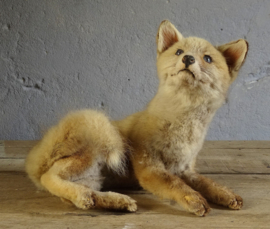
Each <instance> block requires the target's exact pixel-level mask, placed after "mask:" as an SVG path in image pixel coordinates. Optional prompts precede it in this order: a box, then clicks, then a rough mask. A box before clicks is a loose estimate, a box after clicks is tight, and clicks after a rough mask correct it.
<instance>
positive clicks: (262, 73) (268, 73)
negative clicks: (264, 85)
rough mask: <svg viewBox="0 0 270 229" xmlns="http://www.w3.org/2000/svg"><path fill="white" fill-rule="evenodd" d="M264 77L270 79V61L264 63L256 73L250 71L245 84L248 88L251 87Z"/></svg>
mask: <svg viewBox="0 0 270 229" xmlns="http://www.w3.org/2000/svg"><path fill="white" fill-rule="evenodd" d="M264 79H267V80H269V79H270V62H269V63H268V64H265V65H263V66H262V67H261V68H259V69H258V70H257V71H256V72H255V73H249V74H248V77H247V79H246V80H245V86H246V88H247V89H251V88H253V87H254V86H255V85H256V84H257V83H259V82H260V81H261V80H264Z"/></svg>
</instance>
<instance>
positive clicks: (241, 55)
mask: <svg viewBox="0 0 270 229" xmlns="http://www.w3.org/2000/svg"><path fill="white" fill-rule="evenodd" d="M217 49H218V50H219V51H220V52H221V53H222V54H223V56H224V57H225V59H226V62H227V65H228V67H229V71H230V74H231V75H232V77H233V78H235V76H236V74H237V72H238V71H239V69H240V68H241V66H242V65H243V63H244V62H245V59H246V56H247V53H248V42H247V41H246V40H244V39H240V40H237V41H232V42H230V43H227V44H224V45H221V46H219V47H217Z"/></svg>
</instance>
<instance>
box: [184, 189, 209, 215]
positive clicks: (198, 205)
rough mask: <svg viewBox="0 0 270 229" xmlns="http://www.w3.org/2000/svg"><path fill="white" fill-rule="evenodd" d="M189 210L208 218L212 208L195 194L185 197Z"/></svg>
mask: <svg viewBox="0 0 270 229" xmlns="http://www.w3.org/2000/svg"><path fill="white" fill-rule="evenodd" d="M184 199H185V201H186V204H187V209H188V210H189V211H190V212H192V213H194V214H195V215H197V216H206V215H207V214H208V213H209V212H210V210H211V208H210V206H209V204H208V203H207V201H206V199H204V198H203V197H202V196H201V195H200V194H199V193H193V194H190V195H187V196H185V197H184Z"/></svg>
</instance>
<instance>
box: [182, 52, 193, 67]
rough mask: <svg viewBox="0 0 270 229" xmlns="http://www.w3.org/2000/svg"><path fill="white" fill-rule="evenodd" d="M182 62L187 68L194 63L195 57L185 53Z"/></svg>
mask: <svg viewBox="0 0 270 229" xmlns="http://www.w3.org/2000/svg"><path fill="white" fill-rule="evenodd" d="M182 62H183V63H184V64H185V65H186V68H188V66H189V65H191V64H194V63H195V58H194V57H193V56H190V55H185V56H184V57H183V59H182Z"/></svg>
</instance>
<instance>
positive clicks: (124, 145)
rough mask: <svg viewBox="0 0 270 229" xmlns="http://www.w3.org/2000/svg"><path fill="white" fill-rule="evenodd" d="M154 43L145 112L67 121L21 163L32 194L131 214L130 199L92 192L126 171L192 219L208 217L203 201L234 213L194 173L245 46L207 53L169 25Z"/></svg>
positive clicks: (236, 201) (83, 115)
mask: <svg viewBox="0 0 270 229" xmlns="http://www.w3.org/2000/svg"><path fill="white" fill-rule="evenodd" d="M156 42H157V70H158V78H159V87H158V91H157V94H156V95H155V97H154V98H153V99H152V101H151V102H150V103H149V104H148V106H147V108H146V109H145V110H144V111H141V112H138V113H135V114H133V115H130V116H128V117H127V118H125V119H124V120H121V121H112V122H111V121H110V120H109V119H108V118H107V117H106V116H105V115H104V114H103V113H101V112H98V111H93V110H83V111H78V112H74V113H71V114H69V115H67V116H66V117H65V118H64V119H63V120H61V121H60V123H59V124H58V125H56V126H54V127H52V128H51V129H50V130H49V131H48V132H47V134H46V135H45V136H44V138H43V139H42V140H41V141H40V142H39V143H38V145H36V146H35V147H34V148H33V149H32V150H31V151H30V153H29V155H28V157H27V160H26V171H27V173H28V175H29V177H30V178H31V179H32V181H33V182H34V183H35V184H36V185H37V186H38V187H39V188H42V189H45V190H48V191H49V192H50V193H52V194H53V195H56V196H58V197H60V198H61V199H62V200H63V201H67V202H71V203H73V204H74V205H76V206H77V207H78V208H81V209H91V208H106V209H119V210H127V211H130V212H134V211H136V210H137V205H136V201H135V200H133V199H132V198H130V197H128V196H126V195H123V194H119V193H115V192H101V191H100V190H101V188H102V187H104V185H106V184H105V183H106V177H107V178H108V177H109V176H110V174H114V176H113V177H114V178H115V180H112V179H109V180H110V182H111V183H114V184H118V183H121V182H122V180H121V179H123V178H121V174H122V173H124V171H125V170H129V172H128V176H129V177H128V179H126V180H129V181H130V180H132V179H133V178H134V182H135V183H136V182H138V183H139V184H140V186H142V187H143V188H144V189H146V190H148V191H149V192H151V193H153V194H155V195H157V196H159V197H161V198H169V199H172V200H175V201H176V202H177V203H178V204H180V205H181V206H182V207H184V208H185V209H186V210H187V211H189V212H192V213H194V214H196V215H198V216H205V215H206V214H207V213H208V212H209V211H210V207H209V205H208V203H207V201H206V200H208V201H210V202H213V203H216V204H220V205H223V206H226V207H229V208H231V209H240V208H241V207H242V205H243V200H242V198H241V197H240V196H238V195H236V194H234V193H233V192H232V191H230V190H229V189H228V188H226V187H224V186H221V185H219V184H216V183H215V182H214V181H212V180H210V179H209V178H206V177H204V176H202V175H199V174H198V173H196V171H195V168H194V167H195V161H196V156H197V154H198V152H199V151H200V149H201V148H202V145H203V142H204V138H205V135H206V132H207V129H208V126H209V123H210V121H211V120H212V118H213V116H214V114H215V112H216V110H217V109H218V108H219V107H220V106H221V105H222V104H223V102H224V100H225V97H226V92H227V90H228V88H229V86H230V84H231V83H232V82H233V81H234V79H235V78H236V76H237V73H238V71H239V69H240V67H241V66H242V64H243V62H244V60H245V58H246V55H247V51H248V43H247V42H246V41H245V40H243V39H240V40H237V41H233V42H230V43H228V44H224V45H221V46H217V47H214V46H212V45H211V44H210V43H209V42H207V41H205V40H203V39H201V38H197V37H188V38H184V37H183V36H182V35H181V33H180V32H178V31H177V29H176V28H175V27H174V26H173V25H172V24H171V23H170V22H169V21H163V22H162V23H161V24H160V27H159V29H158V33H157V37H156ZM127 165H128V166H127ZM116 174H119V176H116ZM132 174H133V175H132ZM123 176H124V175H123ZM126 176H127V175H126ZM107 180H108V179H107Z"/></svg>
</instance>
